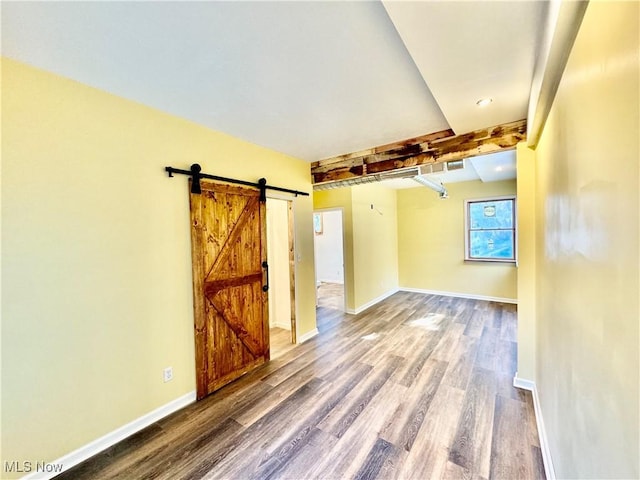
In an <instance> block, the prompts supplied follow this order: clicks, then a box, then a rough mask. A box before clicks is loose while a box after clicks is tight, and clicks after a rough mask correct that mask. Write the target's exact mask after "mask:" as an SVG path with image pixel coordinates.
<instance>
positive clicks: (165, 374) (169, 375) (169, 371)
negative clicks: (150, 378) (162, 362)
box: [162, 367, 173, 383]
mask: <svg viewBox="0 0 640 480" xmlns="http://www.w3.org/2000/svg"><path fill="white" fill-rule="evenodd" d="M162 378H163V379H164V383H167V382H170V381H171V380H173V367H167V368H165V369H164V370H163V371H162Z"/></svg>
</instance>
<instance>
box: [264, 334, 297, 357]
mask: <svg viewBox="0 0 640 480" xmlns="http://www.w3.org/2000/svg"><path fill="white" fill-rule="evenodd" d="M269 346H270V349H271V360H275V359H276V358H278V357H280V356H282V355H284V354H285V353H287V352H288V351H289V350H291V349H292V348H294V347H295V346H296V345H295V344H294V343H291V330H285V329H284V328H280V327H271V328H270V329H269Z"/></svg>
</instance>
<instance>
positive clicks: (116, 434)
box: [23, 390, 196, 480]
mask: <svg viewBox="0 0 640 480" xmlns="http://www.w3.org/2000/svg"><path fill="white" fill-rule="evenodd" d="M195 401H196V392H195V390H194V391H192V392H189V393H187V394H185V395H183V396H181V397H179V398H176V399H175V400H172V401H171V402H169V403H167V404H165V405H162V406H161V407H158V408H156V409H155V410H153V411H151V412H149V413H147V414H145V415H143V416H141V417H139V418H137V419H135V420H133V421H132V422H129V423H127V424H126V425H123V426H122V427H120V428H117V429H116V430H114V431H112V432H110V433H107V434H106V435H104V436H102V437H100V438H98V439H96V440H94V441H93V442H91V443H88V444H87V445H85V446H83V447H80V448H78V449H77V450H74V451H73V452H71V453H68V454H66V455H64V456H62V457H60V458H58V459H57V460H54V461H52V462H47V464H49V465H62V468H61V469H60V470H58V471H57V472H51V473H48V472H33V473H30V474H29V475H26V476H25V477H23V480H32V479H39V480H49V479H50V478H53V477H54V476H56V475H59V474H60V473H62V472H65V471H67V470H69V469H70V468H72V467H75V466H76V465H78V464H79V463H81V462H84V461H85V460H87V459H88V458H90V457H93V456H94V455H96V454H98V453H100V452H102V451H103V450H106V449H107V448H109V447H111V446H112V445H115V444H116V443H118V442H120V441H122V440H124V439H125V438H127V437H130V436H131V435H133V434H134V433H137V432H139V431H140V430H142V429H143V428H146V427H148V426H149V425H151V424H152V423H155V422H157V421H158V420H160V419H162V418H164V417H166V416H167V415H170V414H172V413H174V412H177V411H178V410H180V409H181V408H184V407H186V406H187V405H189V404H191V403H193V402H195Z"/></svg>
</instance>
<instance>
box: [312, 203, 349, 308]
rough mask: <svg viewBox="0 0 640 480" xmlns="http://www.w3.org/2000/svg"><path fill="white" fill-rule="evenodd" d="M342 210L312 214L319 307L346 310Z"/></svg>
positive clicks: (329, 210)
mask: <svg viewBox="0 0 640 480" xmlns="http://www.w3.org/2000/svg"><path fill="white" fill-rule="evenodd" d="M342 225H343V223H342V209H327V210H317V211H315V212H313V230H314V235H313V240H314V249H315V267H316V268H315V271H316V299H317V300H316V306H317V307H318V308H328V309H331V310H338V311H341V312H344V311H346V309H345V288H344V232H343V226H342Z"/></svg>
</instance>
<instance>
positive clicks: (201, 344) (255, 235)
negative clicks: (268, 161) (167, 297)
mask: <svg viewBox="0 0 640 480" xmlns="http://www.w3.org/2000/svg"><path fill="white" fill-rule="evenodd" d="M201 188H202V194H201V195H194V194H191V224H192V228H191V234H192V260H193V286H194V294H193V295H194V315H195V321H194V323H195V341H196V379H197V395H198V398H203V397H204V396H206V395H208V394H209V393H211V392H212V391H214V390H215V389H217V388H220V387H221V386H223V385H225V384H226V383H228V382H230V381H232V380H234V379H235V378H237V377H239V376H240V375H243V374H244V373H246V372H247V371H249V370H251V369H253V368H255V367H257V366H259V365H260V364H262V363H264V362H265V361H267V360H268V359H269V324H268V305H267V301H268V297H267V293H266V292H264V291H263V289H262V285H263V282H265V272H264V271H263V267H262V261H263V259H265V260H266V218H265V214H266V210H265V206H264V203H262V202H260V201H259V191H258V190H257V189H253V188H244V187H236V186H230V185H226V184H220V183H214V182H202V183H201Z"/></svg>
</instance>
